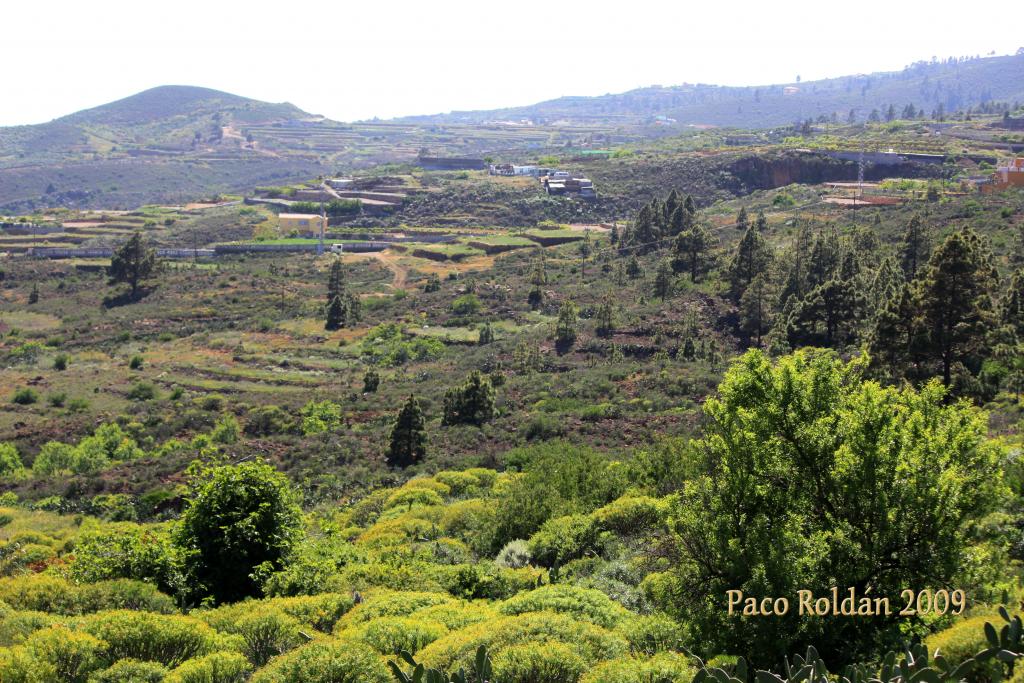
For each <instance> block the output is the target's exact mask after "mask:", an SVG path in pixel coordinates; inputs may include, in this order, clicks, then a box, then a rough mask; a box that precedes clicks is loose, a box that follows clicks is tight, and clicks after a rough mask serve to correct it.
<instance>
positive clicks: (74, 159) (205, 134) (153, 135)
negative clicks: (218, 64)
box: [0, 85, 322, 211]
mask: <svg viewBox="0 0 1024 683" xmlns="http://www.w3.org/2000/svg"><path fill="white" fill-rule="evenodd" d="M321 120H322V117H317V116H314V115H312V114H308V113H306V112H304V111H302V110H301V109H299V108H298V107H296V106H295V105H292V104H289V103H281V104H272V103H268V102H261V101H259V100H253V99H249V98H246V97H240V96H238V95H233V94H230V93H225V92H220V91H218V90H211V89H209V88H198V87H192V86H181V85H167V86H161V87H157V88H152V89H150V90H146V91H144V92H141V93H138V94H136V95H132V96H130V97H126V98H124V99H121V100H117V101H116V102H110V103H108V104H104V105H101V106H98V107H94V108H92V109H86V110H84V111H79V112H76V113H74V114H70V115H68V116H63V117H61V118H58V119H55V120H53V121H50V122H48V123H42V124H38V125H30V126H13V127H7V128H0V208H3V209H4V210H6V211H21V210H31V209H33V208H37V207H41V206H52V205H64V206H103V207H104V208H118V207H122V206H123V207H127V208H134V206H135V205H137V203H141V202H148V201H167V202H173V201H180V200H183V199H188V198H191V197H195V196H198V195H203V194H208V193H213V192H225V191H231V190H238V189H245V188H248V187H252V185H253V184H256V183H268V184H270V183H274V182H279V181H281V180H284V179H289V178H297V177H304V176H308V175H309V174H311V173H312V174H315V173H318V172H320V167H319V159H318V158H316V155H314V154H309V153H303V152H302V151H300V152H299V153H297V154H293V155H285V156H284V157H282V155H280V154H277V153H276V152H273V151H270V150H266V149H263V148H262V147H261V145H260V144H259V142H257V141H256V139H255V138H254V137H253V136H252V135H251V134H250V133H249V132H248V129H249V128H250V127H259V126H266V127H271V128H272V127H274V126H290V125H302V124H306V123H309V122H318V121H321Z"/></svg>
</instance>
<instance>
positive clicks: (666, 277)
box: [654, 261, 675, 302]
mask: <svg viewBox="0 0 1024 683" xmlns="http://www.w3.org/2000/svg"><path fill="white" fill-rule="evenodd" d="M674 281H675V276H674V275H673V274H672V266H670V265H669V263H668V261H662V262H661V263H659V264H658V272H657V273H656V274H655V276H654V296H657V297H660V298H661V300H662V302H664V301H665V298H666V297H667V296H668V295H669V294H671V293H672V285H673V284H675V282H674Z"/></svg>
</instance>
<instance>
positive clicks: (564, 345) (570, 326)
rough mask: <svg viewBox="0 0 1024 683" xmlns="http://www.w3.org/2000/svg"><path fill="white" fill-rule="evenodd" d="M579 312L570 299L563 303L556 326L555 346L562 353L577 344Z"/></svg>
mask: <svg viewBox="0 0 1024 683" xmlns="http://www.w3.org/2000/svg"><path fill="white" fill-rule="evenodd" d="M578 325H579V312H578V310H577V309H576V304H574V303H573V302H572V301H571V300H570V299H566V300H565V301H563V302H562V306H561V307H560V308H559V309H558V322H557V323H556V324H555V346H556V347H557V348H558V349H559V350H560V351H562V352H564V351H566V350H568V349H570V348H571V347H572V345H573V344H575V343H576V335H577V327H578Z"/></svg>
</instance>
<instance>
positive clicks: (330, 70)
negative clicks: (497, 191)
mask: <svg viewBox="0 0 1024 683" xmlns="http://www.w3.org/2000/svg"><path fill="white" fill-rule="evenodd" d="M947 5H948V6H950V9H949V10H948V11H947V10H946V9H944V7H945V6H947ZM985 6H986V7H992V11H982V7H983V5H982V4H981V3H975V4H974V7H976V8H977V9H978V10H979V11H977V12H971V11H970V8H969V7H967V6H964V5H963V4H962V3H953V2H952V1H951V0H946V1H936V0H931V1H924V0H886V1H884V2H883V1H880V0H860V1H859V2H857V3H848V4H845V5H842V4H838V3H828V2H821V1H820V0H818V1H815V2H810V1H804V0H798V1H789V2H787V1H785V0H781V1H777V2H764V1H763V0H759V1H756V2H747V1H738V2H737V1H731V2H730V1H721V0H710V1H706V2H699V3H698V2H693V1H692V0H691V1H690V2H680V1H679V0H675V1H673V0H663V1H662V2H652V1H649V0H626V1H622V0H620V1H618V2H606V1H604V0H547V1H545V0H540V1H538V0H530V1H527V2H514V1H510V0H504V1H503V2H494V1H493V0H474V1H463V0H433V1H427V2H423V1H421V2H405V1H404V0H376V1H375V0H362V1H360V2H352V1H351V0H335V1H334V2H322V1H321V0H303V1H301V2H280V1H279V0H278V1H277V2H267V3H261V2H254V1H252V0H250V1H248V2H244V3H243V2H237V1H236V0H202V1H198V0H174V1H172V2H160V1H154V0H134V1H123V0H92V1H90V2H83V1H82V0H74V1H72V2H69V1H67V0H55V1H51V2H42V1H41V0H6V1H5V2H4V3H3V7H2V9H0V22H2V25H3V30H2V31H0V125H13V124H23V123H39V122H43V121H48V120H50V119H53V118H56V117H58V116H62V115H64V114H68V113H71V112H74V111H77V110H79V109H84V108H87V107H91V106H96V105H99V104H103V103H104V102H108V101H111V100H115V99H119V98H121V97H125V96H128V95H131V94H133V93H135V92H138V91H140V90H145V89H146V88H150V87H153V86H157V85H166V84H178V85H201V86H206V87H210V88H217V89H219V90H226V91H228V92H232V93H236V94H239V95H244V96H247V97H254V98H257V99H261V100H268V101H271V102H283V101H289V102H292V103H293V104H295V105H297V106H299V107H301V108H302V109H305V110H306V111H309V112H312V113H316V114H323V115H325V116H328V117H330V118H333V119H338V120H343V121H345V120H355V119H363V118H370V117H373V116H379V117H381V118H390V117H394V116H402V115H408V114H429V113H437V112H442V111H451V110H457V109H489V108H496V107H503V106H513V105H520V104H530V103H533V102H537V101H541V100H545V99H550V98H554V97H559V96H561V95H601V94H604V93H608V92H620V91H624V90H629V89H631V88H635V87H640V86H645V85H652V84H662V85H671V84H677V83H683V82H689V83H695V82H700V83H716V84H724V85H761V84H769V83H786V82H791V81H793V80H794V79H795V78H796V76H797V75H798V74H799V75H800V76H802V77H803V79H804V80H812V79H815V78H823V77H828V76H841V75H845V74H849V73H858V72H869V71H888V70H897V69H900V68H902V67H904V66H906V65H907V64H909V63H911V62H913V61H916V60H919V59H930V58H931V57H932V56H933V55H935V56H939V57H946V56H950V55H958V56H959V55H976V54H982V55H984V54H988V53H989V52H991V51H993V50H994V51H995V52H996V53H997V54H1010V53H1013V52H1015V51H1016V50H1017V48H1018V47H1021V46H1022V45H1024V34H1022V33H1021V30H1020V27H1021V26H1022V25H1024V21H1022V20H1024V2H1021V1H1020V0H1010V2H1006V3H1002V4H1000V5H998V7H996V6H992V5H985Z"/></svg>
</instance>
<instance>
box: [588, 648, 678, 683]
mask: <svg viewBox="0 0 1024 683" xmlns="http://www.w3.org/2000/svg"><path fill="white" fill-rule="evenodd" d="M695 673H696V671H695V670H694V669H693V666H692V665H691V664H690V663H689V661H688V658H687V657H686V655H682V654H678V653H675V652H661V653H659V654H657V655H655V656H654V657H651V658H644V659H638V658H635V657H619V658H617V659H613V660H610V661H607V662H604V663H602V664H598V665H597V666H595V667H594V668H592V669H591V670H590V671H588V672H587V673H586V675H584V676H583V678H582V679H581V681H580V683H669V682H671V683H690V681H692V680H693V676H694V674H695Z"/></svg>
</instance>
